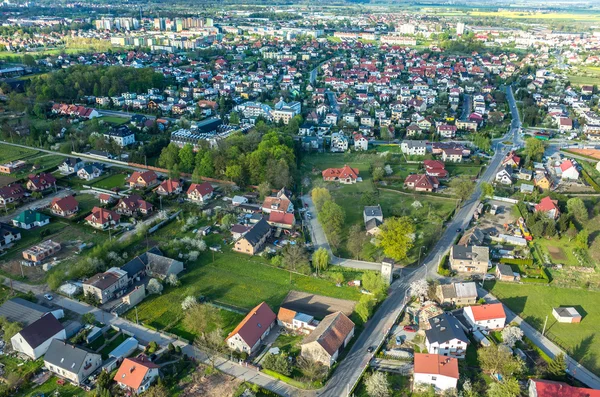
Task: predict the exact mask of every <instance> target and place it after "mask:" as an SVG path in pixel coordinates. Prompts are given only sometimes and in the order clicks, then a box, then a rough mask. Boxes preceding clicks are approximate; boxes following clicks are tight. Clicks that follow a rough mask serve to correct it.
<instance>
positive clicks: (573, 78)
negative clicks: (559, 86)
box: [567, 74, 600, 86]
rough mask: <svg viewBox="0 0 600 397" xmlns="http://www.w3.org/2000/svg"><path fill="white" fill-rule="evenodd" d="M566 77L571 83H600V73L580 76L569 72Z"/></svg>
mask: <svg viewBox="0 0 600 397" xmlns="http://www.w3.org/2000/svg"><path fill="white" fill-rule="evenodd" d="M567 77H568V78H569V81H570V82H571V84H573V85H578V86H582V85H600V74H599V75H598V76H581V75H575V74H570V75H568V76H567Z"/></svg>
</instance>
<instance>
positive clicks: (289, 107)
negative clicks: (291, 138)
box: [271, 100, 302, 125]
mask: <svg viewBox="0 0 600 397" xmlns="http://www.w3.org/2000/svg"><path fill="white" fill-rule="evenodd" d="M301 110H302V105H301V103H300V102H290V103H286V102H285V101H283V100H280V101H279V102H277V103H276V104H275V109H274V110H272V111H271V116H272V117H273V122H274V123H279V121H281V122H283V124H285V125H288V124H289V122H290V121H291V120H292V119H293V118H294V116H296V115H298V114H300V112H301Z"/></svg>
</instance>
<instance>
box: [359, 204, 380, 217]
mask: <svg viewBox="0 0 600 397" xmlns="http://www.w3.org/2000/svg"><path fill="white" fill-rule="evenodd" d="M363 213H364V215H365V216H368V217H372V216H383V211H381V206H380V205H379V204H377V205H368V206H366V207H365V209H364V210H363Z"/></svg>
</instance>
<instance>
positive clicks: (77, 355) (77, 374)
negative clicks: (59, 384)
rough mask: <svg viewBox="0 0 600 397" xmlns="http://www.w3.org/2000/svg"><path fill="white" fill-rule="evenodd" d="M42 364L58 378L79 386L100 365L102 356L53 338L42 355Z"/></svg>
mask: <svg viewBox="0 0 600 397" xmlns="http://www.w3.org/2000/svg"><path fill="white" fill-rule="evenodd" d="M44 365H45V366H46V368H48V371H50V372H52V373H53V374H55V375H57V376H58V377H59V378H63V379H66V380H68V381H69V382H71V383H73V384H75V385H78V386H79V385H81V384H83V382H85V381H86V380H87V378H88V377H89V376H90V375H91V374H92V373H94V372H95V371H96V370H97V369H98V368H99V367H100V366H101V365H102V356H101V355H100V354H98V353H95V352H93V351H91V350H88V349H83V348H81V347H78V346H75V345H71V344H69V343H67V342H65V341H62V340H58V339H53V340H52V341H51V342H50V346H49V347H48V351H47V352H46V354H45V355H44Z"/></svg>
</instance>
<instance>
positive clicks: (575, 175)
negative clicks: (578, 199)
mask: <svg viewBox="0 0 600 397" xmlns="http://www.w3.org/2000/svg"><path fill="white" fill-rule="evenodd" d="M560 171H561V172H560V179H562V180H563V181H565V180H567V181H576V180H578V179H579V171H577V167H575V164H573V162H572V161H571V160H565V161H563V162H562V163H561V164H560Z"/></svg>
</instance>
